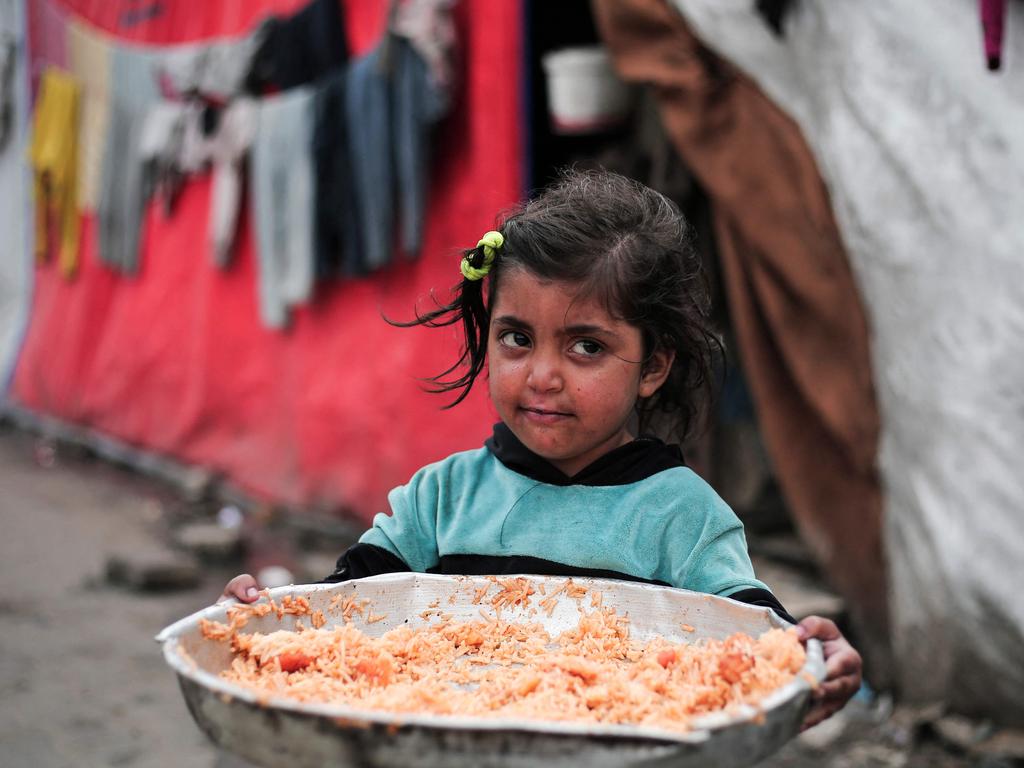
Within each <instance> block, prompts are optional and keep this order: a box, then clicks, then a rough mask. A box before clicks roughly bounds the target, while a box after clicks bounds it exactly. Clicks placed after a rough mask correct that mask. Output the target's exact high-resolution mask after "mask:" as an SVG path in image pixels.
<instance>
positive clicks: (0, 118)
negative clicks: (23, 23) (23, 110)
mask: <svg viewBox="0 0 1024 768" xmlns="http://www.w3.org/2000/svg"><path fill="white" fill-rule="evenodd" d="M16 53H17V47H16V43H15V39H14V33H13V32H6V31H4V30H3V29H2V28H0V151H2V150H3V148H4V145H5V144H6V143H7V137H8V136H10V135H11V134H12V133H13V132H14V57H15V54H16Z"/></svg>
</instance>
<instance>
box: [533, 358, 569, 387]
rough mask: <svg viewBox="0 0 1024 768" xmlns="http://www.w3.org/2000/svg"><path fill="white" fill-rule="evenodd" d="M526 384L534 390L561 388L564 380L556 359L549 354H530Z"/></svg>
mask: <svg viewBox="0 0 1024 768" xmlns="http://www.w3.org/2000/svg"><path fill="white" fill-rule="evenodd" d="M526 384H527V386H528V387H530V388H531V389H533V390H534V391H536V392H555V391H558V390H559V389H561V388H562V385H563V384H564V381H563V379H562V372H561V368H560V366H559V364H558V360H557V359H556V358H554V357H553V356H551V355H544V354H534V355H532V359H531V360H530V372H529V374H528V375H527V377H526Z"/></svg>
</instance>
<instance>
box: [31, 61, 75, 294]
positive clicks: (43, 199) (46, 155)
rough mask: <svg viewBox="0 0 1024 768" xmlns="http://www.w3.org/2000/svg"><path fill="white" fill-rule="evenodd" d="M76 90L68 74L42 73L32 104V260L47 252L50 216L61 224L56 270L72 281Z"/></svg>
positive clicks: (54, 70) (40, 259)
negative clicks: (33, 236)
mask: <svg viewBox="0 0 1024 768" xmlns="http://www.w3.org/2000/svg"><path fill="white" fill-rule="evenodd" d="M79 98H80V93H79V88H78V84H77V83H76V82H75V80H74V79H73V78H72V77H71V76H70V75H69V74H67V73H66V72H62V71H60V70H58V69H52V68H51V69H47V70H46V71H45V72H43V76H42V80H41V82H40V85H39V98H38V100H37V103H36V114H35V122H34V123H33V126H32V143H31V144H30V145H29V148H28V159H29V163H30V164H31V166H32V171H33V176H34V185H33V192H34V195H35V204H36V260H37V261H43V260H45V258H46V255H47V253H48V251H49V242H48V241H49V236H48V227H47V221H48V217H49V215H50V213H51V212H52V213H53V214H54V215H56V216H58V217H59V221H60V257H59V263H60V270H61V273H62V274H63V275H64V276H65V277H68V278H70V277H71V276H72V275H73V274H74V273H75V269H76V268H77V266H78V245H79V225H80V222H79V215H78V179H77V176H78V107H79Z"/></svg>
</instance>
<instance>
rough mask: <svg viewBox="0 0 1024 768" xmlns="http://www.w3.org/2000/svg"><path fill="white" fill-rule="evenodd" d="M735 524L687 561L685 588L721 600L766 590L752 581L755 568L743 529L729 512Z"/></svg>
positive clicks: (704, 541)
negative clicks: (755, 590) (745, 591)
mask: <svg viewBox="0 0 1024 768" xmlns="http://www.w3.org/2000/svg"><path fill="white" fill-rule="evenodd" d="M730 516H731V517H732V518H733V519H734V520H735V522H734V524H731V525H727V526H726V527H725V528H724V529H721V530H720V531H718V532H715V533H713V535H711V536H709V537H707V538H704V539H702V540H701V542H700V544H699V546H698V547H697V548H695V550H694V552H693V554H692V555H691V556H690V557H689V558H687V569H686V577H685V579H686V584H685V586H686V588H687V589H693V590H696V591H698V592H706V593H708V594H711V595H719V596H721V597H731V596H732V594H733V593H734V592H738V591H739V590H741V589H763V590H766V591H767V589H768V587H767V586H765V584H764V583H762V582H760V581H758V580H757V579H756V578H755V577H754V566H753V564H752V563H751V562H750V555H749V554H748V552H747V539H746V537H745V536H744V535H743V525H742V523H740V521H739V520H738V519H736V518H735V515H733V514H732V513H731V511H730Z"/></svg>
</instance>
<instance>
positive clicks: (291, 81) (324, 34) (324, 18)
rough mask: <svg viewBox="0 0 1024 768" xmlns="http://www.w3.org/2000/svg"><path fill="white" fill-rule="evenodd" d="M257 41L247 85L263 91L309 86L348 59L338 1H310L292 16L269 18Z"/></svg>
mask: <svg viewBox="0 0 1024 768" xmlns="http://www.w3.org/2000/svg"><path fill="white" fill-rule="evenodd" d="M257 37H258V40H259V42H258V44H257V48H256V53H255V55H254V57H253V60H252V65H251V67H250V70H249V73H248V77H247V79H246V88H247V90H249V91H250V92H251V93H254V94H259V93H262V92H263V91H264V90H265V89H266V88H268V87H277V88H279V89H282V90H285V89H288V88H294V87H296V86H300V85H308V84H310V83H312V82H314V81H315V80H317V79H319V78H320V77H322V76H324V75H327V74H329V73H330V72H332V71H334V70H336V69H340V68H343V67H344V66H345V64H346V62H347V61H348V43H347V41H346V39H345V21H344V18H343V16H342V14H341V7H340V3H339V2H338V0H313V2H311V3H309V5H307V6H305V7H304V8H303V9H302V10H300V11H299V12H298V13H296V14H295V15H294V16H290V17H287V18H281V17H271V18H269V19H267V20H266V21H265V22H263V24H262V25H261V26H260V28H259V29H258V31H257Z"/></svg>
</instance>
